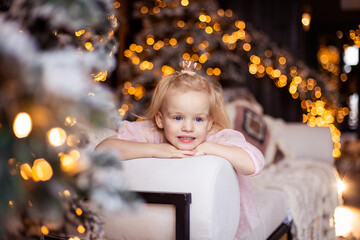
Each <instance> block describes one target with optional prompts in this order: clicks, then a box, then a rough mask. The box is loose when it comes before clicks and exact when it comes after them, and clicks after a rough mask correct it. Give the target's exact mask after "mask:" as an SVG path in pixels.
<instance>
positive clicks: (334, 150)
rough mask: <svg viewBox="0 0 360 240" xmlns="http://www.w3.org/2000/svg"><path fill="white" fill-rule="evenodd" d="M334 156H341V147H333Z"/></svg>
mask: <svg viewBox="0 0 360 240" xmlns="http://www.w3.org/2000/svg"><path fill="white" fill-rule="evenodd" d="M332 156H333V157H334V158H339V157H340V156H341V151H340V149H337V148H336V149H333V151H332Z"/></svg>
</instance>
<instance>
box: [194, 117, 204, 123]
mask: <svg viewBox="0 0 360 240" xmlns="http://www.w3.org/2000/svg"><path fill="white" fill-rule="evenodd" d="M202 121H203V119H202V118H201V117H197V118H195V122H202Z"/></svg>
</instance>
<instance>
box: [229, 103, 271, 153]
mask: <svg viewBox="0 0 360 240" xmlns="http://www.w3.org/2000/svg"><path fill="white" fill-rule="evenodd" d="M234 129H235V130H237V131H240V132H241V133H242V134H244V136H245V138H246V140H247V141H248V142H250V143H251V144H252V145H254V146H255V147H257V148H258V149H259V150H260V151H261V152H262V153H263V154H265V150H266V147H267V145H268V143H269V137H270V136H269V130H268V128H267V126H266V124H265V122H264V120H263V118H262V116H261V115H259V114H257V113H256V112H254V111H252V110H251V109H249V108H247V107H244V106H236V116H235V122H234Z"/></svg>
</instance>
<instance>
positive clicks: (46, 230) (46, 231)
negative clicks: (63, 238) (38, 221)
mask: <svg viewBox="0 0 360 240" xmlns="http://www.w3.org/2000/svg"><path fill="white" fill-rule="evenodd" d="M41 232H42V234H44V235H48V234H49V229H48V228H47V227H45V226H42V227H41Z"/></svg>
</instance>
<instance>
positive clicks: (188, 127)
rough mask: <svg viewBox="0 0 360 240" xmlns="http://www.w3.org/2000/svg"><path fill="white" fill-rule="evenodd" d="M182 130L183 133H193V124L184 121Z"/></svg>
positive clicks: (189, 121)
mask: <svg viewBox="0 0 360 240" xmlns="http://www.w3.org/2000/svg"><path fill="white" fill-rule="evenodd" d="M182 130H183V131H187V132H189V131H193V130H194V123H193V121H191V120H186V121H184V124H183V126H182Z"/></svg>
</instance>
